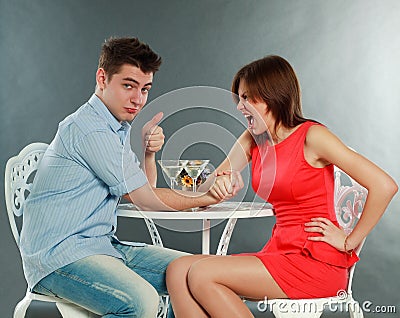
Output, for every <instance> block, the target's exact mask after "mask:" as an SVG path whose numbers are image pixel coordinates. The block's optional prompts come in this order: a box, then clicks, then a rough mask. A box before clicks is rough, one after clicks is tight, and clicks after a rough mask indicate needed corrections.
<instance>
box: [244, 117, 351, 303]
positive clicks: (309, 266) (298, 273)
mask: <svg viewBox="0 0 400 318" xmlns="http://www.w3.org/2000/svg"><path fill="white" fill-rule="evenodd" d="M312 125H318V124H317V123H315V122H311V121H308V122H305V123H303V124H301V125H300V127H298V129H297V130H295V131H294V132H293V133H292V134H291V135H290V136H289V137H288V138H286V139H285V140H283V141H282V142H280V143H279V144H277V145H275V146H273V147H271V146H267V145H262V146H256V147H254V148H253V149H252V186H253V189H254V191H255V192H256V193H257V194H258V195H259V196H260V197H261V198H263V199H264V200H266V201H268V202H270V203H272V205H273V206H274V209H275V213H276V224H275V226H274V228H273V230H272V236H271V239H270V240H269V241H268V242H267V244H266V245H265V246H264V247H263V249H262V250H261V251H259V252H257V253H243V254H239V256H240V255H254V256H256V257H258V258H259V259H260V260H261V261H262V262H263V264H264V265H265V267H266V268H267V270H268V271H269V273H270V274H271V275H272V277H273V278H274V279H275V281H276V282H277V283H278V284H279V286H280V287H281V288H282V290H283V291H284V292H285V293H286V295H287V296H288V297H289V298H292V299H296V298H320V297H329V296H335V295H336V294H337V292H338V291H339V290H340V289H346V287H347V280H348V268H349V267H350V266H351V265H353V264H354V263H355V262H356V261H358V257H357V256H356V255H354V254H353V255H349V254H347V253H344V252H340V251H338V250H337V249H336V248H334V247H332V246H331V245H329V244H327V243H325V242H314V241H310V240H307V237H308V236H310V235H319V234H315V233H310V232H306V231H304V228H305V226H304V224H305V223H306V222H309V221H310V219H311V218H313V217H325V218H328V219H329V220H331V221H332V222H333V223H334V224H336V225H338V223H337V220H336V216H335V209H334V202H333V198H334V195H333V191H334V178H333V166H332V165H328V166H326V167H325V168H314V167H312V166H310V165H309V164H308V163H307V161H306V160H305V158H304V141H305V137H306V134H307V131H308V129H309V127H310V126H312ZM274 162H276V164H274ZM270 167H273V169H271V168H270ZM274 167H275V168H274ZM274 175H275V176H274Z"/></svg>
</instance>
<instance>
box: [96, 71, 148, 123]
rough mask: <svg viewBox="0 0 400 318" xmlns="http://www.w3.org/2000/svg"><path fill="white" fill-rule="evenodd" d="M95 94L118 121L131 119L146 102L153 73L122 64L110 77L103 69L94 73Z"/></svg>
mask: <svg viewBox="0 0 400 318" xmlns="http://www.w3.org/2000/svg"><path fill="white" fill-rule="evenodd" d="M96 81H97V89H96V95H97V96H98V97H99V98H100V99H101V100H102V101H103V103H104V104H105V105H106V106H107V108H108V109H109V111H110V112H111V113H112V114H113V115H114V117H115V118H116V119H117V120H118V121H119V122H122V121H132V120H133V119H134V118H135V117H136V115H137V114H138V113H139V112H140V111H141V109H142V108H143V106H144V105H145V104H146V102H147V97H148V93H149V90H150V88H151V85H152V82H153V73H143V72H142V71H141V70H140V69H139V68H138V67H136V66H133V65H129V64H124V65H123V66H122V67H121V69H120V71H119V72H118V73H116V74H114V75H113V76H112V77H111V79H110V78H109V76H108V75H107V74H106V73H105V71H104V70H103V69H101V68H100V69H98V70H97V73H96Z"/></svg>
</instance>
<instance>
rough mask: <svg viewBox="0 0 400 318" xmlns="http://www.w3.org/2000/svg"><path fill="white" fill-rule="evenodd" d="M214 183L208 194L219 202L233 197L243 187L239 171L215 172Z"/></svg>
mask: <svg viewBox="0 0 400 318" xmlns="http://www.w3.org/2000/svg"><path fill="white" fill-rule="evenodd" d="M215 177H216V179H215V182H214V184H213V185H212V187H211V188H210V190H209V192H210V193H211V194H212V195H213V196H214V197H215V198H217V199H219V200H227V199H230V198H232V197H234V196H235V195H236V194H237V193H238V192H239V191H240V190H241V189H242V188H243V186H244V183H243V179H242V175H241V174H240V172H239V171H232V170H228V171H220V172H215Z"/></svg>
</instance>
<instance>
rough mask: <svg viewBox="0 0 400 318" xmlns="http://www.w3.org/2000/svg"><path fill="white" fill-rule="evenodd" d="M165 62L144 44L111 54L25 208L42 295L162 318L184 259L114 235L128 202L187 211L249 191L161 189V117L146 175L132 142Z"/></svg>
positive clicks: (27, 252) (29, 256)
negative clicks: (170, 270)
mask: <svg viewBox="0 0 400 318" xmlns="http://www.w3.org/2000/svg"><path fill="white" fill-rule="evenodd" d="M160 64H161V58H160V57H159V56H158V55H157V54H156V53H154V52H153V51H152V50H151V49H150V48H149V46H148V45H146V44H144V43H142V42H140V41H139V40H138V39H136V38H111V39H109V40H108V41H106V42H105V43H104V45H103V47H102V51H101V55H100V59H99V67H98V70H97V72H96V89H95V94H93V95H92V96H91V98H90V99H89V101H88V102H87V103H85V104H84V105H83V106H81V107H80V108H79V109H78V110H77V111H76V112H74V113H73V114H71V115H70V116H68V117H67V118H65V119H64V120H63V121H62V122H61V123H60V125H59V128H58V131H57V134H56V136H55V138H54V140H53V141H52V142H51V144H50V146H49V148H48V150H47V151H46V153H45V155H44V156H43V159H42V161H41V163H40V166H39V169H38V171H37V175H36V177H35V181H34V185H33V188H32V192H31V194H30V196H29V197H28V199H27V201H26V203H25V206H24V212H23V213H24V224H23V228H22V232H21V255H22V260H23V266H24V273H25V276H26V279H27V282H28V285H29V288H31V289H32V290H33V291H35V292H38V293H43V294H47V295H56V296H58V297H61V298H64V299H67V300H69V301H71V302H73V303H76V304H77V305H79V306H81V307H84V308H86V309H88V310H90V311H92V312H94V313H97V314H99V315H102V316H106V317H110V318H111V317H155V316H156V313H157V307H158V294H159V293H160V294H163V293H166V287H165V270H166V267H167V265H168V264H169V263H170V262H171V261H172V260H174V259H175V258H177V257H179V256H181V255H184V253H181V252H177V251H173V250H168V249H163V248H159V247H155V246H147V245H146V244H143V243H132V244H131V245H127V244H126V243H121V242H120V241H118V240H117V238H116V237H115V236H114V233H115V231H116V226H117V224H116V207H117V204H118V202H119V200H120V198H121V196H124V195H125V196H126V198H128V199H130V200H131V201H132V202H134V203H135V204H136V205H138V206H139V207H140V208H142V209H152V210H173V209H175V210H181V209H187V208H190V207H196V206H201V205H209V204H213V203H217V202H219V201H220V200H221V199H224V198H229V197H230V196H232V194H234V193H236V192H237V189H238V188H240V187H241V185H240V184H239V183H240V181H241V180H240V177H239V179H238V180H239V183H238V184H231V182H230V179H229V177H228V178H227V177H226V176H221V177H218V178H220V179H219V180H218V184H216V185H214V186H213V188H212V189H211V190H210V191H208V192H207V193H204V194H202V195H200V196H196V197H188V196H187V195H186V196H184V195H182V193H179V192H174V191H172V190H170V189H157V188H155V184H156V178H157V174H156V166H155V161H154V158H155V152H156V151H158V150H160V148H161V147H162V145H163V143H164V135H163V132H162V129H161V128H160V127H158V126H157V123H158V122H159V121H160V120H161V118H162V113H159V114H157V115H156V116H154V118H153V119H152V120H151V121H150V122H148V123H147V124H146V125H145V126H144V129H143V139H144V146H145V149H144V153H145V158H144V170H145V172H146V175H147V178H146V175H145V173H144V172H143V171H142V170H141V169H140V168H139V162H138V159H137V157H136V155H135V154H134V153H133V152H132V150H131V148H130V144H129V141H127V137H128V136H129V131H130V124H129V122H131V121H132V120H133V119H134V118H135V117H136V116H137V114H138V113H139V112H140V110H141V109H142V108H143V106H144V105H145V103H146V101H147V97H148V93H149V90H150V88H151V86H152V83H153V75H154V73H155V72H156V71H157V70H158V68H159V66H160Z"/></svg>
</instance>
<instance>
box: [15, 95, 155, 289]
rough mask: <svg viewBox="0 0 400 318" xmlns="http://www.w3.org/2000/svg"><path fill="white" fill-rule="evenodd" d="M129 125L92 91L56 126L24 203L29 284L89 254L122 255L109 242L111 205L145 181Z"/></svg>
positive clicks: (22, 246)
mask: <svg viewBox="0 0 400 318" xmlns="http://www.w3.org/2000/svg"><path fill="white" fill-rule="evenodd" d="M130 128H131V126H130V124H129V123H127V122H122V123H120V122H118V120H117V119H116V118H115V117H114V116H113V115H112V114H111V113H110V111H109V110H108V109H107V107H106V106H105V105H104V104H103V102H102V101H101V100H100V99H99V98H98V97H97V96H96V95H93V96H92V97H91V98H90V99H89V101H88V102H87V103H85V104H84V105H82V106H81V107H80V108H79V109H78V110H77V111H76V112H75V113H73V114H71V115H69V116H68V117H67V118H65V119H64V120H63V121H62V122H61V123H60V124H59V127H58V131H57V134H56V136H55V138H54V140H53V141H52V142H51V144H50V145H49V147H48V149H47V151H46V152H45V154H44V156H43V158H42V160H41V162H40V164H39V167H38V171H37V173H36V176H35V179H34V182H33V186H32V191H31V193H30V195H29V197H28V198H27V200H26V202H25V204H24V207H23V227H22V231H21V240H20V249H21V256H22V261H23V267H24V273H25V277H26V280H27V282H28V286H29V287H30V288H33V287H34V286H35V285H36V284H37V283H38V282H39V281H40V280H41V279H42V278H43V277H45V276H47V275H48V274H50V273H52V272H53V271H55V270H56V269H58V268H61V267H62V266H65V265H67V264H70V263H72V262H74V261H77V260H79V259H82V258H84V257H87V256H90V255H95V254H103V255H110V256H114V257H118V258H122V255H121V254H120V253H119V252H118V251H116V250H115V249H114V248H113V246H112V244H111V240H112V238H113V236H114V233H115V230H116V226H117V215H116V208H117V204H118V202H119V199H120V197H121V196H122V195H124V194H126V193H129V192H131V191H133V190H135V189H137V188H139V187H141V186H143V185H144V184H145V183H146V182H147V179H146V176H145V175H144V173H143V171H142V170H141V169H140V167H139V161H138V158H137V156H136V155H135V154H134V153H133V152H132V150H131V147H130V142H129V138H127V137H129V133H130Z"/></svg>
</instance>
